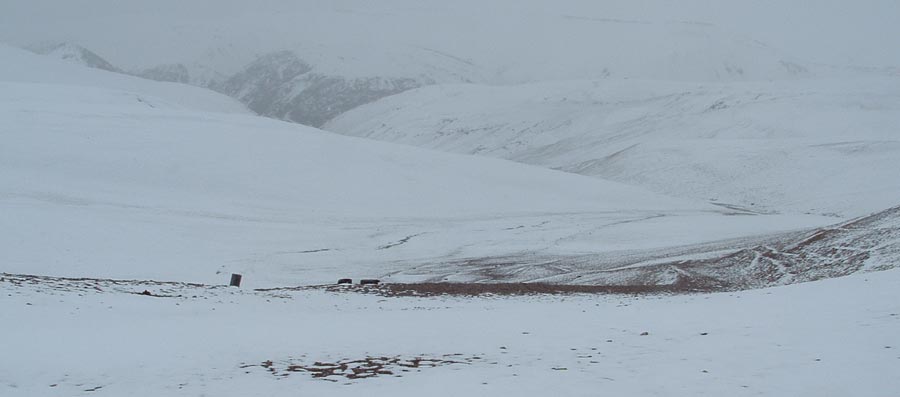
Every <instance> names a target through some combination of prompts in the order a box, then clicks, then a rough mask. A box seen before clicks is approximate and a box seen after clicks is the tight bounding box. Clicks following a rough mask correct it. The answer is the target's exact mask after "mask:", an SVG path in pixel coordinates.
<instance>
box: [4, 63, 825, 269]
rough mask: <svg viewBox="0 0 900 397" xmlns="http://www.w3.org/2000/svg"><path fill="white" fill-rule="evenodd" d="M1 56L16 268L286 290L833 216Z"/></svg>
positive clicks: (694, 238) (8, 232)
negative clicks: (422, 141)
mask: <svg viewBox="0 0 900 397" xmlns="http://www.w3.org/2000/svg"><path fill="white" fill-rule="evenodd" d="M4 60H7V61H8V62H5V63H4V64H3V66H2V71H3V72H4V74H3V76H4V77H3V78H0V81H3V80H6V81H3V82H2V83H0V84H2V86H3V89H2V90H0V95H2V96H0V103H2V106H0V115H2V118H3V119H4V120H7V122H6V123H4V124H3V125H2V126H0V136H2V140H3V142H4V144H3V145H2V147H0V163H2V167H0V182H2V183H0V186H2V187H0V189H2V191H0V205H2V207H3V208H4V210H3V211H0V224H2V226H3V230H4V232H3V233H2V234H0V237H2V240H0V245H2V250H3V252H4V258H5V260H4V262H3V268H2V270H3V271H5V272H12V273H29V274H50V275H67V276H102V277H120V278H157V279H177V280H185V281H187V280H190V281H203V282H215V281H218V280H220V279H221V278H222V277H224V276H223V275H220V274H218V272H226V273H227V272H229V271H237V272H241V273H244V274H245V275H246V276H247V283H249V285H273V284H274V285H283V284H285V283H313V282H322V281H332V279H334V278H337V277H341V276H346V275H351V276H353V275H355V276H363V275H364V276H381V275H385V274H387V273H390V272H395V271H399V270H404V269H408V268H410V267H415V266H417V262H418V263H421V262H422V261H426V260H435V259H437V258H442V260H451V259H460V258H467V257H483V256H497V255H509V254H516V253H521V252H544V253H551V254H575V253H595V252H603V251H609V250H617V249H639V248H650V247H666V246H672V245H684V244H693V243H700V242H704V241H710V240H715V239H721V238H737V237H741V236H745V235H754V234H765V233H771V232H774V231H782V230H791V229H797V228H804V227H812V226H818V225H823V224H825V223H831V222H832V221H831V220H829V219H827V218H822V217H815V216H794V215H789V216H729V215H732V214H735V213H742V212H741V211H734V210H731V209H726V208H721V207H716V206H711V205H708V204H705V203H700V202H694V201H689V200H682V199H674V198H670V197H666V196H661V195H657V194H654V193H650V192H648V191H646V190H643V189H640V188H635V187H631V186H627V185H622V184H619V183H616V182H609V181H604V180H599V179H593V178H587V177H584V176H579V175H574V174H570V173H564V172H559V171H553V170H547V169H543V168H539V167H533V166H527V165H521V164H516V163H513V162H507V161H503V160H495V159H486V158H481V157H474V156H460V155H455V154H446V153H440V152H433V151H427V150H422V149H417V148H411V147H408V146H400V145H393V144H387V143H379V142H375V141H370V140H363V139H358V138H350V137H343V136H339V135H336V134H332V133H327V132H323V131H319V130H315V129H311V128H308V127H303V126H299V125H296V124H289V123H284V122H279V121H275V120H271V119H266V118H261V117H256V116H249V115H245V114H241V112H240V111H237V112H233V113H227V112H228V111H232V110H235V109H233V108H232V106H233V105H234V104H233V103H232V102H228V101H224V100H223V97H221V96H219V95H217V94H214V93H209V92H204V91H201V90H199V89H195V88H191V87H187V86H183V85H178V84H161V83H154V82H148V81H144V80H138V79H134V78H130V77H125V76H121V75H117V74H112V73H106V72H101V71H97V70H91V69H78V70H75V69H70V68H75V66H71V65H68V64H65V63H59V62H53V61H50V60H47V59H46V58H42V57H39V56H36V55H32V54H28V53H25V52H21V51H19V52H17V51H14V50H8V49H7V50H5V52H4ZM76 78H77V79H79V80H78V83H79V85H73V84H75V83H74V82H73V81H72V80H71V79H76ZM90 85H93V86H90ZM145 91H146V92H145ZM201 93H202V94H203V95H200V94H201ZM156 95H158V96H156ZM188 99H189V100H188ZM201 100H202V102H201ZM207 101H208V102H207ZM226 105H227V106H226ZM194 109H211V110H216V111H218V112H206V111H197V110H194ZM237 110H240V109H237ZM223 112H225V113H223ZM661 223H662V224H665V225H668V226H665V227H660V224H661ZM645 225H646V227H643V226H645ZM684 225H692V226H691V230H690V231H689V232H685V231H684V230H683V229H684ZM648 235H653V236H654V237H655V238H653V239H648ZM610 236H615V238H610Z"/></svg>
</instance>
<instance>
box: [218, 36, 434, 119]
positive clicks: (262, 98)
mask: <svg viewBox="0 0 900 397" xmlns="http://www.w3.org/2000/svg"><path fill="white" fill-rule="evenodd" d="M421 85H422V83H421V82H419V81H417V80H416V79H412V78H382V77H362V78H346V77H342V76H333V75H326V74H320V73H316V72H315V71H314V69H313V67H312V66H311V65H309V64H308V63H306V62H305V61H303V60H302V59H300V58H299V57H298V56H297V55H296V54H294V53H293V52H290V51H279V52H275V53H272V54H268V55H265V56H262V57H260V58H259V59H257V60H256V61H254V62H253V63H251V64H250V65H248V66H247V67H246V68H244V70H242V71H241V72H239V73H237V74H235V75H233V76H231V77H230V78H229V79H228V80H226V81H225V82H223V83H222V84H220V85H218V86H216V87H213V88H214V89H216V90H217V91H219V92H222V93H224V94H226V95H230V96H232V97H234V98H237V99H239V100H240V101H241V102H243V103H245V104H247V106H248V107H249V108H250V109H251V110H253V111H255V112H257V113H259V114H260V115H263V116H268V117H273V118H277V119H282V120H288V121H293V122H297V123H300V124H305V125H311V126H314V127H319V126H321V125H322V124H324V123H325V122H327V121H329V120H331V119H332V118H334V117H336V116H338V115H340V114H341V113H344V112H346V111H348V110H350V109H353V108H355V107H357V106H360V105H363V104H366V103H369V102H373V101H375V100H378V99H380V98H383V97H386V96H389V95H393V94H397V93H400V92H403V91H406V90H409V89H412V88H416V87H419V86H421Z"/></svg>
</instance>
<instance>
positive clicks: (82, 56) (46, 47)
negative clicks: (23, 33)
mask: <svg viewBox="0 0 900 397" xmlns="http://www.w3.org/2000/svg"><path fill="white" fill-rule="evenodd" d="M28 49H29V50H31V51H33V52H35V53H37V54H41V55H47V56H49V57H51V58H56V59H61V60H64V61H67V62H71V63H74V64H76V65H82V66H87V67H89V68H95V69H101V70H106V71H108V72H121V70H119V68H117V67H115V66H113V65H112V64H111V63H109V61H107V60H106V59H103V57H101V56H100V55H97V54H96V53H94V52H93V51H91V50H89V49H87V48H84V47H82V46H80V45H78V44H74V43H52V44H51V43H45V44H38V45H33V46H29V48H28Z"/></svg>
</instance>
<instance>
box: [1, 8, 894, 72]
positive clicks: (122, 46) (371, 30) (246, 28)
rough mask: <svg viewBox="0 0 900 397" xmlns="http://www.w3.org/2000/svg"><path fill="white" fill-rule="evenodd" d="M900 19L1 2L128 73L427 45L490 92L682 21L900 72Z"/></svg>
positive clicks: (361, 64)
mask: <svg viewBox="0 0 900 397" xmlns="http://www.w3.org/2000/svg"><path fill="white" fill-rule="evenodd" d="M898 16H900V2H896V1H893V0H865V1H853V2H849V1H838V0H829V1H816V2H801V1H775V0H763V1H733V0H727V1H720V0H686V1H677V2H674V1H661V0H648V1H630V0H629V1H624V0H616V1H602V2H601V1H588V0H564V1H534V0H531V1H512V0H500V1H492V2H484V1H475V0H460V1H451V2H448V1H433V0H425V1H422V0H392V1H378V2H370V1H361V0H345V1H312V0H299V1H297V0H266V1H255V2H248V1H233V0H225V1H223V0H192V1H179V0H157V1H152V2H123V1H116V0H73V1H53V0H28V1H5V2H3V3H2V4H0V41H2V42H7V43H9V44H13V45H19V46H23V45H30V44H33V43H36V42H46V41H54V42H57V41H71V42H76V43H78V44H81V45H84V46H86V47H88V48H90V49H92V50H94V51H96V52H98V53H99V54H101V55H102V56H104V57H105V58H107V59H108V60H110V61H111V62H112V63H113V64H115V65H117V66H119V67H122V68H125V69H132V70H134V69H142V68H146V67H150V66H154V65H158V64H162V63H173V62H181V63H194V64H197V63H202V64H204V65H206V66H210V67H212V68H215V69H217V71H219V72H223V73H226V74H227V73H232V72H234V71H236V70H237V69H239V68H241V67H243V65H245V64H246V63H247V62H249V61H251V60H253V59H254V58H255V57H256V56H257V55H259V54H263V53H266V52H269V51H276V50H281V49H285V48H289V49H295V50H298V51H299V52H300V53H301V56H303V57H304V58H308V59H312V60H314V61H319V63H322V62H323V61H322V60H317V59H316V58H317V57H320V58H327V60H328V61H330V62H332V63H337V64H339V65H338V66H336V67H338V68H345V69H346V68H347V67H348V66H347V64H351V65H354V66H352V67H350V68H351V69H352V68H363V69H365V70H361V71H359V73H361V74H369V75H371V74H373V73H377V74H381V75H384V74H389V73H390V72H391V71H396V69H397V68H396V64H398V63H399V64H402V63H405V62H409V60H408V59H403V58H402V57H400V58H399V59H398V57H397V56H395V55H397V54H401V55H402V54H406V53H407V52H408V51H409V49H411V48H419V49H421V48H427V49H428V50H435V51H439V52H440V53H443V54H447V55H451V56H453V57H459V58H462V59H466V60H471V61H472V62H473V63H474V64H475V65H476V66H477V67H478V68H480V69H481V70H482V72H483V75H484V76H483V77H484V78H483V80H484V82H490V83H517V82H524V81H537V80H548V79H552V80H563V79H584V78H596V77H600V76H598V74H600V73H601V72H602V71H601V70H597V69H595V68H593V67H592V66H593V65H595V64H596V65H599V64H601V63H602V62H601V61H602V60H604V58H609V57H624V58H631V59H632V60H633V62H631V63H627V62H626V63H625V64H627V65H630V64H640V63H641V62H665V58H661V57H658V56H656V53H666V52H667V51H672V46H673V44H672V43H678V42H680V41H682V39H683V38H678V37H676V38H672V37H669V36H671V33H670V30H671V29H667V28H666V26H670V25H672V24H684V25H685V26H688V25H690V26H695V27H697V29H700V30H696V29H695V30H691V29H687V30H685V31H684V34H685V35H693V34H705V33H703V31H702V28H703V27H707V28H709V29H710V30H709V31H710V32H711V33H709V34H710V35H712V36H717V37H715V38H720V37H718V36H725V35H727V36H730V39H735V38H739V39H740V40H742V41H745V42H748V43H753V44H754V45H756V46H759V47H760V48H762V49H764V50H765V51H770V52H772V53H773V54H777V57H779V58H783V59H786V60H791V61H799V62H806V63H813V64H815V63H826V64H835V65H855V66H869V67H878V68H885V67H896V66H897V65H900V52H897V51H885V50H884V49H885V48H890V47H892V45H890V42H895V43H896V42H897V41H898V40H897V39H896V37H900V28H898V27H897V26H898V25H897V24H896V20H897V17H898ZM610 26H613V27H612V28H611V27H610ZM698 32H700V33H698ZM619 36H623V37H619ZM715 38H714V39H715ZM699 50H701V51H702V50H703V48H702V47H701V48H700V49H699ZM651 55H652V56H651ZM598 60H600V61H598ZM392 65H393V66H392ZM511 69H512V70H511ZM342 72H343V73H344V74H347V73H348V72H347V71H346V70H342ZM638 77H642V76H638ZM661 77H662V78H667V77H668V76H661ZM688 78H692V79H693V78H694V76H688Z"/></svg>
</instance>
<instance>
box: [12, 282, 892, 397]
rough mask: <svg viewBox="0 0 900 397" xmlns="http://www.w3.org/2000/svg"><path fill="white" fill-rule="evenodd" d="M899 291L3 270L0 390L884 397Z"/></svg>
mask: <svg viewBox="0 0 900 397" xmlns="http://www.w3.org/2000/svg"><path fill="white" fill-rule="evenodd" d="M898 284H900V270H898V269H894V270H887V271H884V272H878V273H866V274H856V275H852V276H848V277H843V278H836V279H829V280H824V281H818V282H813V283H805V284H795V285H791V286H786V287H775V288H770V289H762V290H750V291H742V292H737V293H713V294H694V295H674V296H668V295H666V296H645V297H627V296H616V295H570V296H543V297H534V296H530V297H529V296H518V297H480V298H471V297H469V298H453V297H432V298H384V297H381V296H376V295H361V294H353V293H340V292H325V291H272V292H251V291H248V290H238V289H234V288H232V289H229V288H226V287H221V288H212V289H210V288H203V287H189V286H177V285H148V284H140V283H133V284H130V283H120V284H109V283H104V282H91V281H66V280H55V281H54V280H28V279H23V278H17V277H10V276H8V275H7V276H4V277H2V278H0V291H2V292H3V296H2V298H0V323H2V324H4V326H3V328H2V336H3V344H0V353H2V354H0V394H2V395H4V396H10V397H18V396H29V397H32V396H76V395H79V396H80V395H85V396H88V395H89V396H122V395H129V396H135V397H138V396H182V395H184V396H201V395H207V396H248V395H250V396H285V395H313V396H345V395H346V396H359V395H367V396H422V395H427V396H501V395H516V396H546V395H560V396H596V395H623V396H660V395H666V396H668V395H678V396H724V395H728V396H759V395H765V396H872V397H889V396H894V395H896V393H897V391H898V390H900V377H898V376H897V374H898V373H900V288H897V285H898ZM145 289H147V290H148V292H150V293H152V294H169V295H181V296H180V297H156V296H142V295H137V294H135V293H138V292H142V291H143V290H145ZM643 332H647V333H648V334H647V335H641V334H642V333H643ZM370 357H371V358H373V360H371V361H370V362H362V363H360V362H354V361H356V360H364V359H366V358H370ZM417 358H422V359H426V360H432V359H437V360H446V361H454V362H458V363H435V364H436V365H437V366H435V367H431V363H432V362H431V361H424V360H423V361H421V362H420V364H419V368H415V365H416V364H415V363H416V359H417ZM394 360H397V361H398V362H397V363H393V364H392V363H390V362H391V361H394ZM267 361H271V363H267ZM317 362H318V364H317ZM337 363H344V364H346V365H347V366H346V369H341V367H340V364H337ZM332 364H335V365H332ZM404 365H405V366H404ZM291 366H295V367H293V368H291ZM301 367H303V368H307V369H308V370H304V369H301ZM369 367H372V368H377V370H379V371H381V372H380V373H377V374H376V375H375V376H374V377H372V375H369V374H367V373H366V372H364V371H365V370H366V369H367V368H369ZM289 369H293V371H291V370H289ZM353 369H356V370H357V371H358V372H360V373H361V374H362V375H363V376H369V378H357V379H350V378H348V377H347V376H348V375H350V374H353ZM323 371H331V372H333V374H332V375H329V376H324V377H321V378H314V377H313V376H312V375H313V374H316V373H322V374H324V375H328V372H323ZM385 371H387V372H385Z"/></svg>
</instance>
